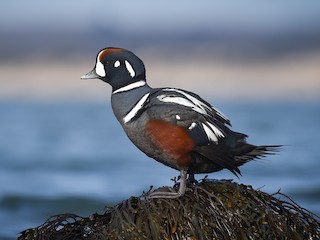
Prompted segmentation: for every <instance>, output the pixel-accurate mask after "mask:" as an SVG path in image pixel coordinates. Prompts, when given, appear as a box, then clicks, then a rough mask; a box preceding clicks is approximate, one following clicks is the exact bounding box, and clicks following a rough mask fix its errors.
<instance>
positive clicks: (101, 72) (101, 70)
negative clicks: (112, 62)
mask: <svg viewBox="0 0 320 240" xmlns="http://www.w3.org/2000/svg"><path fill="white" fill-rule="evenodd" d="M102 53H103V51H102V52H100V53H99V54H98V57H97V63H96V74H98V75H99V76H100V77H105V76H106V71H105V69H104V66H103V64H102V63H101V62H100V55H101V54H102Z"/></svg>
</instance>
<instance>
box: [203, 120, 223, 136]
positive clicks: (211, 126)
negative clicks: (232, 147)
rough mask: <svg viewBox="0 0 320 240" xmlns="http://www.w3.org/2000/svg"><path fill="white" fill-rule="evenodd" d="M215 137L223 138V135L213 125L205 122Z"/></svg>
mask: <svg viewBox="0 0 320 240" xmlns="http://www.w3.org/2000/svg"><path fill="white" fill-rule="evenodd" d="M206 123H207V124H208V125H209V127H210V128H211V129H212V131H213V132H214V134H215V135H216V136H217V137H224V134H223V133H222V132H221V131H220V130H219V129H218V128H217V127H215V126H214V125H213V124H211V123H209V122H206Z"/></svg>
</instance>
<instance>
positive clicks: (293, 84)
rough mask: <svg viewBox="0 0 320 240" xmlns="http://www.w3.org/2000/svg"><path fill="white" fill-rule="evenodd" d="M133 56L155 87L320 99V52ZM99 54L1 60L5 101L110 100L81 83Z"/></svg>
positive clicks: (233, 96)
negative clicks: (248, 56)
mask: <svg viewBox="0 0 320 240" xmlns="http://www.w3.org/2000/svg"><path fill="white" fill-rule="evenodd" d="M134 52H135V53H136V54H137V55H138V56H139V57H140V58H141V59H142V60H143V61H144V63H145V65H146V70H147V81H148V83H149V84H150V85H151V86H153V87H167V86H170V87H177V88H183V89H187V90H190V91H193V92H195V93H197V94H199V95H201V96H203V97H204V98H207V99H213V100H214V99H216V100H230V101H239V100H244V101H245V100H255V101H258V100H262V101H274V100H286V101H308V100H311V101H313V100H319V99H320V70H319V66H320V51H318V52H317V51H315V52H312V53H310V52H309V53H304V54H296V55H294V56H288V57H285V56H282V57H278V58H276V57H274V58H272V59H261V60H245V59H244V60H241V59H233V60H230V59H229V60H228V59H226V58H222V59H218V58H214V57H211V58H210V57H208V56H204V57H201V56H199V55H190V56H189V57H186V56H185V54H184V55H179V54H174V56H172V57H171V56H169V54H168V56H166V57H165V56H164V54H157V52H156V51H155V50H154V51H147V50H145V51H143V50H142V51H140V50H137V51H134ZM95 54H96V53H92V54H91V56H81V57H80V56H79V57H77V58H75V60H74V61H71V60H70V59H62V60H52V59H46V58H42V59H41V58H33V59H30V60H28V61H14V62H10V61H9V62H2V64H1V65H0V72H1V80H0V85H1V88H0V101H1V100H2V101H4V100H11V99H13V100H17V99H20V100H28V99H29V100H41V101H43V100H48V101H61V100H62V101H66V100H70V101H105V100H108V99H109V97H110V94H111V88H110V86H108V85H106V84H104V83H103V82H101V81H99V80H90V81H84V80H80V76H81V75H83V74H85V73H86V72H88V71H90V70H91V69H92V67H93V65H94V61H95Z"/></svg>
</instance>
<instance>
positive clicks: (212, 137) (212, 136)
mask: <svg viewBox="0 0 320 240" xmlns="http://www.w3.org/2000/svg"><path fill="white" fill-rule="evenodd" d="M202 127H203V129H204V131H205V132H206V134H207V137H208V139H209V140H210V141H214V142H218V138H217V136H216V135H215V134H214V132H213V131H212V130H211V129H210V128H209V127H208V126H207V125H205V124H204V123H202Z"/></svg>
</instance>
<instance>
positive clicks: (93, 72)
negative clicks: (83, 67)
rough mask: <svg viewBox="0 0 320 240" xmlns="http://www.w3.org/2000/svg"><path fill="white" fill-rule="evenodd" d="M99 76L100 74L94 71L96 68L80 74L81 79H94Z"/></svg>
mask: <svg viewBox="0 0 320 240" xmlns="http://www.w3.org/2000/svg"><path fill="white" fill-rule="evenodd" d="M99 77H100V76H99V75H98V74H97V73H96V70H95V69H93V70H92V71H91V72H88V73H87V74H85V75H83V76H81V79H95V78H99Z"/></svg>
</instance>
